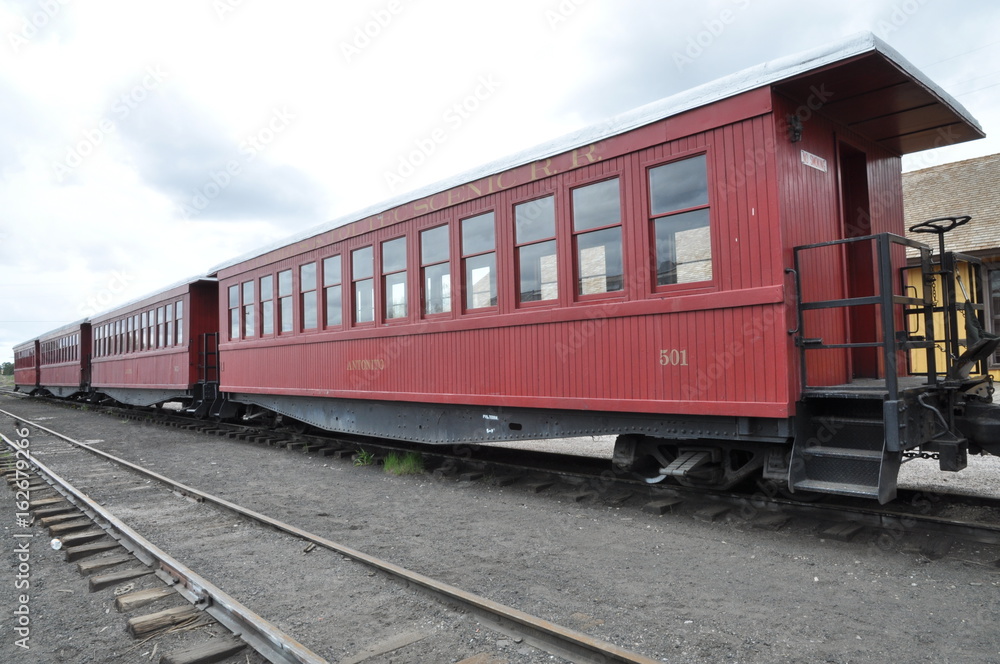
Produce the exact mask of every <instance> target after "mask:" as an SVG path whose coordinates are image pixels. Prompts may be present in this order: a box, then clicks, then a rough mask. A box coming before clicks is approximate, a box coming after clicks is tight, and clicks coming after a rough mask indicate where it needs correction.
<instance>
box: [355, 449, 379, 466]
mask: <svg viewBox="0 0 1000 664" xmlns="http://www.w3.org/2000/svg"><path fill="white" fill-rule="evenodd" d="M373 463H375V455H374V454H372V453H371V452H368V451H366V450H358V451H357V452H356V453H355V454H354V465H355V466H370V465H372V464H373Z"/></svg>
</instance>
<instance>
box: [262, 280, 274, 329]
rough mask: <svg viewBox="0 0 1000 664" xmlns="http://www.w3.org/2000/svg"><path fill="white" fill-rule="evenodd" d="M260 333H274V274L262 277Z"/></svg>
mask: <svg viewBox="0 0 1000 664" xmlns="http://www.w3.org/2000/svg"><path fill="white" fill-rule="evenodd" d="M260 333H261V334H274V275H271V274H269V275H267V276H264V277H261V278H260Z"/></svg>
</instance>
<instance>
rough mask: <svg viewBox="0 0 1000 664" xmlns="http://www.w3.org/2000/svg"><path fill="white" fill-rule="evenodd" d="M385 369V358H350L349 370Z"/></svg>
mask: <svg viewBox="0 0 1000 664" xmlns="http://www.w3.org/2000/svg"><path fill="white" fill-rule="evenodd" d="M384 369H385V360H382V359H375V360H348V362H347V370H348V371H382V370H384Z"/></svg>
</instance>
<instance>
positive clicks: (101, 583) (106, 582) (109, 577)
mask: <svg viewBox="0 0 1000 664" xmlns="http://www.w3.org/2000/svg"><path fill="white" fill-rule="evenodd" d="M152 573H153V570H151V569H149V568H148V567H142V568H135V569H125V570H121V571H118V572H111V573H109V574H102V575H101V576H92V577H90V592H97V591H98V590H101V589H103V588H107V587H108V586H115V585H118V584H119V583H121V582H122V581H129V580H131V579H138V578H139V577H141V576H149V575H150V574H152Z"/></svg>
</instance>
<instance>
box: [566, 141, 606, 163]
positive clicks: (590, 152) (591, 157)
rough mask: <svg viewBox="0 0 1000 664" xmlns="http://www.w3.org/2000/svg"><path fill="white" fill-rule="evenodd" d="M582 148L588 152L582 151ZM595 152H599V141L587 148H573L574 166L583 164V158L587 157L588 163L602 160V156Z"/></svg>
mask: <svg viewBox="0 0 1000 664" xmlns="http://www.w3.org/2000/svg"><path fill="white" fill-rule="evenodd" d="M582 150H586V152H582ZM595 152H597V143H591V144H590V145H588V146H587V147H586V148H577V149H576V150H573V157H572V158H573V168H576V167H577V166H580V165H581V158H585V159H586V160H587V163H588V164H593V163H594V162H595V161H600V159H601V158H600V157H598V156H597V155H595V154H594V153H595Z"/></svg>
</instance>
